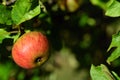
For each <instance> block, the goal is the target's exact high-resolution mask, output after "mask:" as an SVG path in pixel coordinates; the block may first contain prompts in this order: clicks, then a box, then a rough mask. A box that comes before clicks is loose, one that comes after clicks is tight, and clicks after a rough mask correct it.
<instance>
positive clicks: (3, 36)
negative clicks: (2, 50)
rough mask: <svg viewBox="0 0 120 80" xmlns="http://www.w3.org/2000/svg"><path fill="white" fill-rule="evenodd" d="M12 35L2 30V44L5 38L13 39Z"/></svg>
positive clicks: (0, 37)
mask: <svg viewBox="0 0 120 80" xmlns="http://www.w3.org/2000/svg"><path fill="white" fill-rule="evenodd" d="M9 35H10V33H9V32H7V31H5V30H4V29H0V43H2V41H3V39H5V38H11V37H10V36H9Z"/></svg>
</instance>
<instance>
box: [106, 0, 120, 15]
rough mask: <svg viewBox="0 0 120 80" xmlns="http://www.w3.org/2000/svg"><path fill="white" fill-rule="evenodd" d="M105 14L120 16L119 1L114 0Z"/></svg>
mask: <svg viewBox="0 0 120 80" xmlns="http://www.w3.org/2000/svg"><path fill="white" fill-rule="evenodd" d="M105 15H106V16H110V17H119V16H120V2H118V1H116V0H114V1H113V3H112V4H111V5H110V6H109V7H108V9H107V11H106V13H105Z"/></svg>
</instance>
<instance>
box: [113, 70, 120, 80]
mask: <svg viewBox="0 0 120 80" xmlns="http://www.w3.org/2000/svg"><path fill="white" fill-rule="evenodd" d="M112 73H113V75H114V76H115V78H116V79H117V80H120V77H119V76H118V75H117V74H116V73H115V72H114V71H112Z"/></svg>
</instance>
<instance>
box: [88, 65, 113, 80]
mask: <svg viewBox="0 0 120 80" xmlns="http://www.w3.org/2000/svg"><path fill="white" fill-rule="evenodd" d="M90 75H91V78H92V80H115V79H114V77H113V76H112V74H111V73H110V72H109V70H108V68H107V67H106V66H105V65H103V64H101V65H100V66H97V67H95V66H94V65H92V66H91V69H90Z"/></svg>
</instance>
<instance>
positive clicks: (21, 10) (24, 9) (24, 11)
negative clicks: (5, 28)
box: [12, 0, 40, 25]
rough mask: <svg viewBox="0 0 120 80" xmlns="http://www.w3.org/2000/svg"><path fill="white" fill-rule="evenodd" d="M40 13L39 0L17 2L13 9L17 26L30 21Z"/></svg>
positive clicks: (20, 0) (13, 17) (18, 0)
mask: <svg viewBox="0 0 120 80" xmlns="http://www.w3.org/2000/svg"><path fill="white" fill-rule="evenodd" d="M39 13H40V4H39V2H38V0H17V1H16V3H15V5H14V7H13V9H12V19H13V21H14V23H15V24H16V25H19V24H21V23H22V22H25V21H26V20H30V19H32V18H33V17H35V16H37V15H38V14H39Z"/></svg>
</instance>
